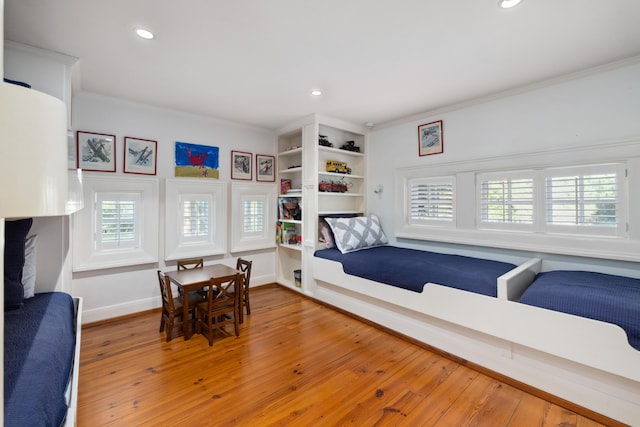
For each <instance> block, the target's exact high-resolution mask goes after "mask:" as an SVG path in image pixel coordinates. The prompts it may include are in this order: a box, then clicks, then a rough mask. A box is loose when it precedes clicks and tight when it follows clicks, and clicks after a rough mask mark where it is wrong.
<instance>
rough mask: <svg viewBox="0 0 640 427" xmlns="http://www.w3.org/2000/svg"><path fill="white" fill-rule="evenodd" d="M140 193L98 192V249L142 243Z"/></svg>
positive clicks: (118, 247) (130, 246)
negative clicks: (139, 222)
mask: <svg viewBox="0 0 640 427" xmlns="http://www.w3.org/2000/svg"><path fill="white" fill-rule="evenodd" d="M139 205H140V194H135V193H134V194H119V193H97V203H96V210H97V212H96V217H97V221H96V226H97V230H96V246H97V248H98V249H121V248H135V247H137V246H138V245H139V243H140V226H139V224H138V221H139V215H138V210H139Z"/></svg>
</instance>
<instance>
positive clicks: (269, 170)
mask: <svg viewBox="0 0 640 427" xmlns="http://www.w3.org/2000/svg"><path fill="white" fill-rule="evenodd" d="M275 167H276V158H275V156H267V155H264V154H256V168H257V169H256V170H257V171H258V172H257V174H256V181H268V182H274V181H275V180H276V176H275Z"/></svg>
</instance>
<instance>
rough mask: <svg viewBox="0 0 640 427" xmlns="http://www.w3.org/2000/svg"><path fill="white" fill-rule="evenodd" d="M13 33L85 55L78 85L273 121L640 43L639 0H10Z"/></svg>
mask: <svg viewBox="0 0 640 427" xmlns="http://www.w3.org/2000/svg"><path fill="white" fill-rule="evenodd" d="M136 26H144V27H145V28H148V29H150V30H152V31H153V32H154V33H155V34H156V38H155V39H154V40H153V41H145V40H142V39H139V38H137V37H136V36H135V35H134V33H133V28H134V27H136ZM5 39H7V40H13V41H16V42H20V43H25V44H29V45H32V46H37V47H41V48H45V49H49V50H53V51H57V52H62V53H65V54H67V55H72V56H75V57H78V58H79V59H80V61H79V67H78V68H79V75H80V83H81V89H82V90H83V91H89V92H93V93H99V94H105V95H109V96H114V97H118V98H125V99H130V100H133V101H139V102H144V103H148V104H152V105H157V106H163V107H168V108H172V109H178V110H182V111H186V112H192V113H196V114H201V115H206V116H213V117H216V118H221V119H228V120H233V121H238V122H243V123H249V124H252V125H256V126H260V127H265V128H269V129H276V128H278V127H281V126H283V125H285V124H287V123H290V122H292V121H295V120H297V119H299V118H301V117H303V116H306V115H308V114H311V113H318V114H322V115H328V116H333V117H338V118H341V119H344V120H348V121H351V122H354V123H358V124H363V123H365V122H373V123H376V124H378V125H380V124H382V123H384V122H389V121H393V120H397V119H400V118H402V117H407V116H413V115H416V114H418V113H422V112H427V111H432V110H436V109H439V108H444V107H446V106H447V105H451V104H455V103H459V102H464V101H469V100H472V99H475V98H479V97H483V96H486V95H490V94H493V93H497V92H501V91H505V90H509V89H512V88H515V87H519V86H523V85H529V84H532V83H535V82H539V81H542V80H546V79H550V78H553V77H556V76H560V75H564V74H568V73H572V72H575V71H580V70H584V69H588V68H591V67H594V66H598V65H602V64H606V63H610V62H613V61H617V60H620V59H623V58H629V57H635V56H638V55H640V1H639V0H523V2H522V4H521V5H520V6H518V7H516V8H514V9H509V10H503V9H499V8H498V7H497V0H457V1H452V0H375V1H374V0H315V1H310V0H270V1H267V0H182V1H175V0H135V1H133V0H110V1H104V0H6V1H5ZM315 88H320V89H322V90H323V91H324V94H323V95H322V96H321V97H319V98H312V97H311V96H310V91H311V89H315Z"/></svg>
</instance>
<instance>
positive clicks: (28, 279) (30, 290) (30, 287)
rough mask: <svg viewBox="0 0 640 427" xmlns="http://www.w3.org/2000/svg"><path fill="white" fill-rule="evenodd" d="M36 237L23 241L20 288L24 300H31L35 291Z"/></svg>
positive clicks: (35, 235)
mask: <svg viewBox="0 0 640 427" xmlns="http://www.w3.org/2000/svg"><path fill="white" fill-rule="evenodd" d="M37 240H38V235H37V234H34V235H32V236H29V237H27V240H25V241H24V266H23V267H22V287H23V288H24V298H25V299H27V298H31V297H33V296H34V295H35V291H36V242H37Z"/></svg>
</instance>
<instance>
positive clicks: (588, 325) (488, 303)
mask: <svg viewBox="0 0 640 427" xmlns="http://www.w3.org/2000/svg"><path fill="white" fill-rule="evenodd" d="M541 267H542V260H541V259H538V258H535V259H531V260H528V261H527V262H525V263H523V264H522V265H520V266H518V267H517V268H515V269H514V270H512V271H510V272H508V273H506V274H504V275H503V276H501V277H500V278H499V279H498V283H497V287H498V298H492V297H488V296H484V295H480V294H475V293H472V292H467V291H461V290H458V289H454V288H449V287H446V286H442V285H437V284H433V283H427V284H425V286H424V290H423V292H422V293H416V292H412V291H408V290H405V289H402V288H397V287H394V286H389V285H385V284H382V283H378V282H374V281H371V280H367V279H363V278H360V277H356V276H351V275H348V274H345V273H344V270H343V269H342V264H340V263H339V262H335V261H330V260H327V259H323V258H318V257H313V261H312V270H313V278H314V287H315V289H314V290H313V292H312V293H313V296H314V297H315V298H318V299H319V300H322V301H324V302H326V303H328V304H331V305H334V306H336V307H339V308H341V309H343V310H346V311H348V312H351V313H354V314H356V315H358V316H361V317H364V318H366V319H368V320H371V321H373V322H375V323H377V324H380V325H383V326H385V327H388V328H390V329H392V330H395V331H398V332H400V333H402V334H405V335H407V336H410V337H412V338H415V339H417V340H419V341H422V342H424V343H426V344H429V345H431V346H433V347H436V348H438V349H440V350H443V351H445V352H448V353H451V354H454V355H456V356H458V357H461V358H464V359H467V360H469V361H471V362H473V363H475V364H478V365H480V366H483V367H485V368H487V369H490V370H492V371H494V372H497V373H500V374H503V375H506V376H508V377H510V378H513V379H515V380H517V381H520V382H523V383H525V384H528V385H531V386H532V387H535V388H537V389H539V390H543V391H545V392H547V393H550V394H552V395H555V396H557V397H560V398H562V399H565V400H567V401H570V402H573V403H575V404H577V405H580V406H582V407H585V408H587V409H589V410H592V411H594V412H597V413H600V414H602V415H604V416H607V417H609V418H612V419H615V420H618V421H621V422H623V423H627V424H630V425H638V423H640V351H637V350H635V349H634V348H633V347H631V346H630V345H629V343H628V341H627V337H626V334H625V332H624V331H623V330H622V328H620V327H619V326H617V325H613V324H609V323H605V322H600V321H596V320H591V319H587V318H582V317H578V316H573V315H568V314H564V313H559V312H555V311H551V310H546V309H541V308H537V307H532V306H528V305H524V304H520V303H518V302H516V301H517V300H519V298H520V296H521V295H522V293H523V292H524V291H525V290H526V288H527V286H529V284H530V283H531V281H532V280H533V277H534V276H535V274H536V273H538V272H539V271H540V270H541Z"/></svg>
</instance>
